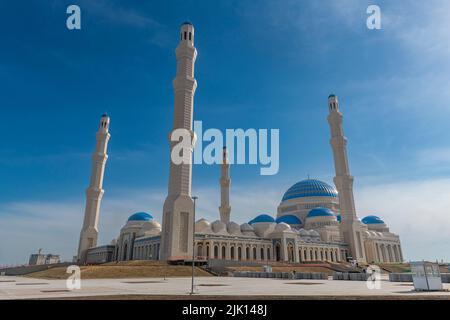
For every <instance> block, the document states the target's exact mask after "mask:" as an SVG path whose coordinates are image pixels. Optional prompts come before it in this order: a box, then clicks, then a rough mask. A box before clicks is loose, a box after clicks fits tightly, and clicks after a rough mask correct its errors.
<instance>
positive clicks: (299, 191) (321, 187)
mask: <svg viewBox="0 0 450 320" xmlns="http://www.w3.org/2000/svg"><path fill="white" fill-rule="evenodd" d="M337 195H338V193H337V191H336V189H335V188H334V187H332V186H330V185H329V184H327V183H325V182H323V181H320V180H315V179H306V180H302V181H300V182H297V183H296V184H294V185H293V186H292V187H290V188H289V189H288V191H286V193H285V194H284V196H283V199H282V200H281V201H285V200H289V199H295V198H304V197H333V198H336V197H337Z"/></svg>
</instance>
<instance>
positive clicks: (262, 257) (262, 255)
mask: <svg viewBox="0 0 450 320" xmlns="http://www.w3.org/2000/svg"><path fill="white" fill-rule="evenodd" d="M260 259H261V260H264V248H261V257H260Z"/></svg>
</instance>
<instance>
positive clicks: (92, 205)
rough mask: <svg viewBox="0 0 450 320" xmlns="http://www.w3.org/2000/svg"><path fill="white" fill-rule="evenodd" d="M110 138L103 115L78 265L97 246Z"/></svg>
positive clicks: (106, 121)
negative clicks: (88, 250) (89, 250)
mask: <svg viewBox="0 0 450 320" xmlns="http://www.w3.org/2000/svg"><path fill="white" fill-rule="evenodd" d="M110 137H111V135H110V134H109V117H108V116H107V115H106V114H104V115H102V117H101V119H100V125H99V128H98V131H97V135H96V140H97V144H96V146H95V151H94V154H93V155H92V173H91V181H90V183H89V188H87V190H86V208H85V211H84V222H83V228H82V229H81V233H80V243H79V246H78V261H79V262H80V263H85V262H86V254H87V252H86V251H87V249H89V248H93V247H95V246H97V237H98V218H99V213H100V203H101V201H102V197H103V193H104V192H105V191H104V190H103V176H104V173H105V164H106V160H107V159H108V155H107V154H106V152H107V149H108V141H109V138H110Z"/></svg>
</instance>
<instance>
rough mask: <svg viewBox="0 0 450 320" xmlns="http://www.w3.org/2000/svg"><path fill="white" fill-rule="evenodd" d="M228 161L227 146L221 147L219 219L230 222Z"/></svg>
mask: <svg viewBox="0 0 450 320" xmlns="http://www.w3.org/2000/svg"><path fill="white" fill-rule="evenodd" d="M230 184H231V179H230V163H229V162H228V151H227V147H223V152H222V165H221V176H220V207H219V212H220V221H222V222H223V223H228V222H230V211H231V207H230Z"/></svg>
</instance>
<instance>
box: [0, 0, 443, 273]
mask: <svg viewBox="0 0 450 320" xmlns="http://www.w3.org/2000/svg"><path fill="white" fill-rule="evenodd" d="M71 4H76V5H78V6H79V7H80V8H81V30H68V29H67V28H66V19H67V17H68V14H67V13H66V8H67V7H68V6H69V5H71ZM369 4H376V5H378V6H379V7H380V9H381V30H369V29H368V28H367V27H366V19H367V17H368V16H369V15H368V14H367V13H366V9H367V7H368V5H369ZM184 21H191V22H192V23H193V24H194V26H195V46H196V48H197V50H198V57H197V62H196V66H195V77H196V79H197V82H198V87H197V91H196V94H195V102H194V119H195V120H201V121H202V122H203V128H204V129H207V128H218V129H220V130H225V129H228V128H230V129H233V128H244V129H248V128H255V129H279V130H280V169H279V172H278V174H276V175H272V176H261V175H260V174H259V166H257V165H236V166H233V167H232V168H231V174H232V189H231V206H232V212H231V214H232V219H233V220H235V221H237V222H239V223H243V222H247V221H248V220H250V219H251V218H253V217H254V216H256V215H257V214H260V213H268V214H271V215H275V214H276V208H277V206H278V205H279V203H280V201H281V198H282V195H283V193H284V192H285V191H286V190H287V189H288V188H289V187H290V186H291V185H293V184H294V183H295V182H297V181H300V180H303V179H305V178H307V177H308V175H309V176H310V177H312V178H317V179H321V180H324V181H326V182H328V183H330V184H331V183H332V181H333V176H334V166H333V161H332V159H333V158H332V153H331V148H330V144H329V135H330V133H329V127H328V123H327V121H326V117H327V112H328V109H327V97H328V95H329V94H330V93H334V94H336V95H338V97H339V101H340V108H341V111H342V112H343V114H344V130H345V135H346V136H347V138H348V141H349V143H348V152H349V163H350V170H351V173H352V175H353V176H355V183H354V192H355V201H356V208H357V213H358V215H359V216H360V217H364V216H366V215H372V214H374V215H377V216H380V217H381V218H382V219H383V220H385V221H386V222H387V224H388V226H389V227H390V229H391V231H393V232H395V233H397V234H399V235H400V239H401V242H402V247H403V251H404V257H405V259H407V260H419V259H420V260H421V259H429V260H436V259H439V260H441V259H444V260H446V261H450V250H449V249H450V209H449V208H450V142H449V141H450V131H449V130H448V126H449V123H450V122H449V120H450V104H449V101H450V90H449V88H450V77H449V74H450V60H449V59H448V57H449V54H450V28H449V23H450V22H449V21H450V2H448V1H446V0H442V1H440V0H430V1H421V2H417V1H412V0H405V1H395V2H394V1H365V0H339V1H338V0H324V1H313V0H304V1H300V0H296V1H293V0H283V1H267V0H261V1H247V0H239V1H233V0H228V1H220V0H218V1H187V0H184V1H138V0H127V1H117V0H115V1H114V0H109V1H105V0H96V1H88V0H85V1H55V0H54V1H50V0H48V1H37V0H28V1H24V0H19V1H8V2H7V1H3V2H1V3H0V39H1V42H0V137H2V138H1V139H0V265H11V264H23V263H26V262H27V261H28V256H29V254H31V253H34V252H36V251H37V250H38V249H39V248H42V249H43V251H44V252H46V253H49V252H51V253H55V254H61V256H62V258H63V259H65V260H70V259H71V258H72V256H73V255H74V254H75V253H76V250H77V245H78V238H79V232H80V229H81V224H82V220H83V213H84V212H83V211H84V204H85V194H84V192H85V189H86V188H87V186H88V183H89V175H90V170H91V154H92V152H93V149H94V146H95V132H96V130H97V128H98V124H99V120H100V116H101V115H102V114H103V113H105V112H107V113H108V115H109V116H110V117H111V125H110V132H111V140H110V143H109V148H108V154H109V159H108V162H107V167H106V174H105V180H104V189H105V195H104V198H103V202H102V207H101V214H100V225H99V228H100V236H99V244H106V243H109V242H110V241H111V240H112V239H113V238H115V237H117V236H118V233H119V230H120V228H121V227H122V226H123V225H124V223H125V222H126V220H127V218H128V216H130V215H131V214H132V213H134V212H136V211H145V212H150V213H151V214H152V215H153V216H154V217H155V218H156V219H157V220H158V221H161V220H162V218H161V210H162V205H163V202H164V199H165V195H166V192H167V182H168V168H169V167H168V161H169V149H168V148H169V146H168V140H167V137H168V133H169V132H170V130H171V125H172V115H173V89H172V80H173V78H174V77H175V68H176V60H175V51H174V50H175V48H176V46H177V43H178V34H179V27H180V24H181V23H182V22H184ZM219 174H220V169H219V168H218V167H217V165H216V166H214V165H212V166H211V165H194V168H193V193H194V194H195V195H197V196H198V198H199V199H198V202H197V203H198V210H197V215H198V216H201V217H205V218H207V219H210V220H216V219H218V216H219V214H218V206H219V201H220V194H219V182H218V179H219Z"/></svg>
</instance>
